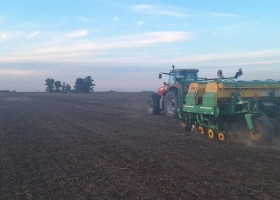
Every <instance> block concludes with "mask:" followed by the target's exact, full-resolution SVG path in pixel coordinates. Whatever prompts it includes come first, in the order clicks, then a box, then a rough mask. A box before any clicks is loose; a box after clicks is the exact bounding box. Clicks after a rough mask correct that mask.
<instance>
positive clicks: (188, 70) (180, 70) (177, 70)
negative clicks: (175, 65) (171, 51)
mask: <svg viewBox="0 0 280 200" xmlns="http://www.w3.org/2000/svg"><path fill="white" fill-rule="evenodd" d="M170 72H199V70H198V69H173V70H171V71H170Z"/></svg>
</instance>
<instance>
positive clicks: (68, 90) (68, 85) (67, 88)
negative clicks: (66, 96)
mask: <svg viewBox="0 0 280 200" xmlns="http://www.w3.org/2000/svg"><path fill="white" fill-rule="evenodd" d="M66 91H67V92H70V91H71V86H70V84H66Z"/></svg>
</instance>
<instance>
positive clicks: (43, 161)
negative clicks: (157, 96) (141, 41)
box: [0, 92, 280, 200]
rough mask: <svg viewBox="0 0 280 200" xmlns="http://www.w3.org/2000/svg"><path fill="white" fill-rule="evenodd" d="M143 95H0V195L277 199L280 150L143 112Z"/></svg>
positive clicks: (30, 197) (278, 193) (81, 197)
mask: <svg viewBox="0 0 280 200" xmlns="http://www.w3.org/2000/svg"><path fill="white" fill-rule="evenodd" d="M147 96H148V93H145V92H143V93H114V92H113V93H92V94H62V93H61V94H49V93H10V94H0V151H1V152H0V160H1V168H0V199H1V200H2V199H279V198H280V182H279V180H280V153H279V152H280V150H279V148H278V145H277V143H276V144H274V145H273V146H269V147H264V146H252V145H248V143H246V142H238V141H230V140H226V141H224V142H221V141H219V140H218V139H213V140H211V139H209V138H207V137H206V136H204V135H197V134H194V133H191V132H186V131H184V130H181V127H180V126H179V123H178V120H176V119H167V118H166V117H165V116H164V115H163V114H161V115H158V116H149V115H147V114H146V110H145V109H146V108H145V106H146V98H147Z"/></svg>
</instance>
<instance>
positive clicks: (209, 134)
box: [208, 128, 215, 139]
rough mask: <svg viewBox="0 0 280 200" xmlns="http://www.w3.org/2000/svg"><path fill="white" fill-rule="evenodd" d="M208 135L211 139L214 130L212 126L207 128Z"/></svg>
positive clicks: (213, 135)
mask: <svg viewBox="0 0 280 200" xmlns="http://www.w3.org/2000/svg"><path fill="white" fill-rule="evenodd" d="M208 137H209V138H211V139H213V138H214V137H215V133H214V130H213V129H212V128H209V129H208Z"/></svg>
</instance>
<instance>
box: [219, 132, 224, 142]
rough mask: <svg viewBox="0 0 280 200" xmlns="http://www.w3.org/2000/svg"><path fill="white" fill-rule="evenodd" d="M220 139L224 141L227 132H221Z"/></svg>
mask: <svg viewBox="0 0 280 200" xmlns="http://www.w3.org/2000/svg"><path fill="white" fill-rule="evenodd" d="M218 139H219V140H221V141H224V140H225V134H224V133H223V132H219V133H218Z"/></svg>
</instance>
